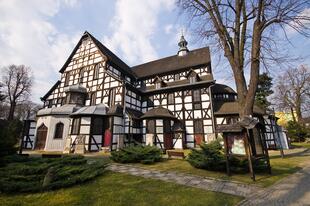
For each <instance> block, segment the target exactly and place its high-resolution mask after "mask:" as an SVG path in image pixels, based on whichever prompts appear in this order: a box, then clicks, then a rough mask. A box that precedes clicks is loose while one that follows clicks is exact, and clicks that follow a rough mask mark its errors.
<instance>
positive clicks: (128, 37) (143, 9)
mask: <svg viewBox="0 0 310 206" xmlns="http://www.w3.org/2000/svg"><path fill="white" fill-rule="evenodd" d="M174 3H175V1H174V0H156V1H154V0H144V1H143V2H141V0H118V1H117V2H116V5H115V17H114V18H113V20H112V22H111V24H110V28H111V29H112V31H113V33H112V35H111V36H105V37H104V38H103V42H104V44H105V45H106V46H107V47H108V48H110V49H111V50H112V51H116V52H118V53H119V54H120V55H121V56H122V58H123V59H124V60H126V61H127V62H128V63H129V64H137V63H141V62H146V61H150V60H153V59H155V58H157V53H156V51H155V49H154V47H155V46H154V45H153V44H152V37H153V34H154V32H155V31H156V27H157V26H161V25H158V18H159V14H160V12H162V11H164V10H171V9H172V8H173V7H174Z"/></svg>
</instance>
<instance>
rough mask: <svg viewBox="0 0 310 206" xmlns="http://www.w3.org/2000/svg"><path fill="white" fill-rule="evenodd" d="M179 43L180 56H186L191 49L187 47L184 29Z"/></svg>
mask: <svg viewBox="0 0 310 206" xmlns="http://www.w3.org/2000/svg"><path fill="white" fill-rule="evenodd" d="M178 45H179V51H178V56H185V55H186V54H187V53H188V52H189V50H188V48H187V41H186V40H185V38H184V35H183V30H182V35H181V38H180V41H179V43H178Z"/></svg>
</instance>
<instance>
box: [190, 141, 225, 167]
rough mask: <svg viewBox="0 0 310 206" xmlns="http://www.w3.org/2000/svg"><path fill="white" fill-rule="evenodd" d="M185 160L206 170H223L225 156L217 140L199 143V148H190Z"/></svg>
mask: <svg viewBox="0 0 310 206" xmlns="http://www.w3.org/2000/svg"><path fill="white" fill-rule="evenodd" d="M187 161H188V162H189V163H190V164H191V165H192V166H194V167H196V168H200V169H207V170H215V171H223V170H225V164H226V163H225V156H224V151H223V148H222V145H221V144H220V142H219V141H218V140H216V141H212V142H210V143H208V144H201V145H200V148H199V149H192V150H191V153H190V154H189V155H188V158H187Z"/></svg>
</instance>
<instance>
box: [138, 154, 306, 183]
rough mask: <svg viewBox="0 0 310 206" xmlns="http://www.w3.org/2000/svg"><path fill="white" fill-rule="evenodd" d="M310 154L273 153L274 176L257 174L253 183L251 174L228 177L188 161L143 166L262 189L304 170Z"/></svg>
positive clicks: (169, 161)
mask: <svg viewBox="0 0 310 206" xmlns="http://www.w3.org/2000/svg"><path fill="white" fill-rule="evenodd" d="M309 157H310V154H309V153H306V154H304V155H300V154H296V153H292V154H289V155H286V156H285V157H284V158H283V159H282V158H281V157H280V155H279V152H278V151H275V152H271V155H270V163H271V167H272V174H271V175H269V174H267V173H266V174H265V173H259V174H256V181H255V182H253V181H252V180H251V179H250V174H233V175H232V176H230V177H228V176H227V175H226V173H224V172H216V171H208V170H204V169H197V168H194V167H192V166H191V165H190V164H189V163H188V162H187V161H186V160H179V159H171V160H164V161H161V162H158V163H155V164H152V165H141V164H139V166H141V167H146V168H148V169H154V170H160V171H175V172H181V173H187V174H191V175H197V176H203V177H212V178H217V179H224V180H233V181H238V182H243V183H249V184H256V185H258V186H262V187H268V186H270V185H272V184H274V183H275V182H277V181H278V180H280V179H282V178H284V177H286V176H288V175H290V174H293V173H295V172H297V171H298V170H300V169H301V168H302V164H303V163H304V162H305V161H307V160H309Z"/></svg>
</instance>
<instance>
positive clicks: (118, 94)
mask: <svg viewBox="0 0 310 206" xmlns="http://www.w3.org/2000/svg"><path fill="white" fill-rule="evenodd" d="M178 47H179V49H178V52H177V53H176V54H175V55H173V56H169V57H166V58H162V59H158V60H155V61H151V62H147V63H143V64H140V65H137V66H134V67H130V66H128V65H127V64H126V63H125V62H124V61H122V60H121V59H120V58H119V57H117V56H116V55H115V54H114V53H113V52H111V51H110V50H109V49H108V48H107V47H105V46H104V45H103V44H102V43H100V42H99V41H98V40H97V39H96V38H94V37H93V36H92V35H91V34H89V33H88V32H85V33H84V34H83V36H82V37H81V39H80V40H79V42H78V44H77V45H76V47H75V48H74V49H73V51H72V53H71V55H70V56H69V58H68V59H67V61H66V62H65V64H64V65H63V67H62V68H61V69H60V71H59V72H60V75H61V78H60V79H59V80H58V81H57V82H56V83H55V84H54V86H52V88H51V89H50V90H49V91H47V93H46V94H45V95H44V96H43V97H42V98H41V100H42V101H43V102H44V107H43V108H42V109H41V110H39V111H38V113H37V116H36V119H35V120H32V121H26V125H25V128H26V133H25V136H24V139H23V146H24V148H28V149H36V150H45V151H64V152H70V151H72V150H74V148H75V145H76V144H77V141H80V140H81V139H82V140H83V144H84V145H85V150H86V151H101V150H106V151H110V150H116V149H118V148H122V147H124V146H125V145H127V144H131V143H134V144H137V143H141V144H149V145H156V146H158V147H159V148H161V149H163V150H167V149H174V148H180V149H182V148H193V147H195V146H196V145H198V144H200V143H202V142H209V141H211V140H214V139H215V138H216V137H217V125H223V124H224V125H225V124H233V123H234V122H236V121H238V111H239V108H238V102H237V101H238V100H237V94H236V92H235V91H234V90H233V89H232V88H230V87H228V86H226V85H223V84H217V83H215V80H214V78H213V75H212V68H211V58H210V50H209V48H208V47H204V48H200V49H196V50H192V51H190V50H188V48H187V42H186V40H185V39H184V37H183V36H181V39H180V41H179V43H178ZM176 50H177V49H176ZM254 116H256V117H257V118H260V119H261V120H262V121H263V122H265V124H266V125H267V126H268V125H269V126H270V127H269V129H267V130H268V131H269V133H270V134H269V136H268V135H267V140H268V141H267V144H268V145H269V147H272V146H274V145H275V144H276V141H275V140H274V139H275V138H274V133H273V131H271V128H273V127H274V126H276V124H275V123H274V121H273V119H272V118H270V117H269V116H268V115H266V113H265V111H263V110H262V109H260V108H258V107H255V108H254ZM267 133H268V132H267Z"/></svg>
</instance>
